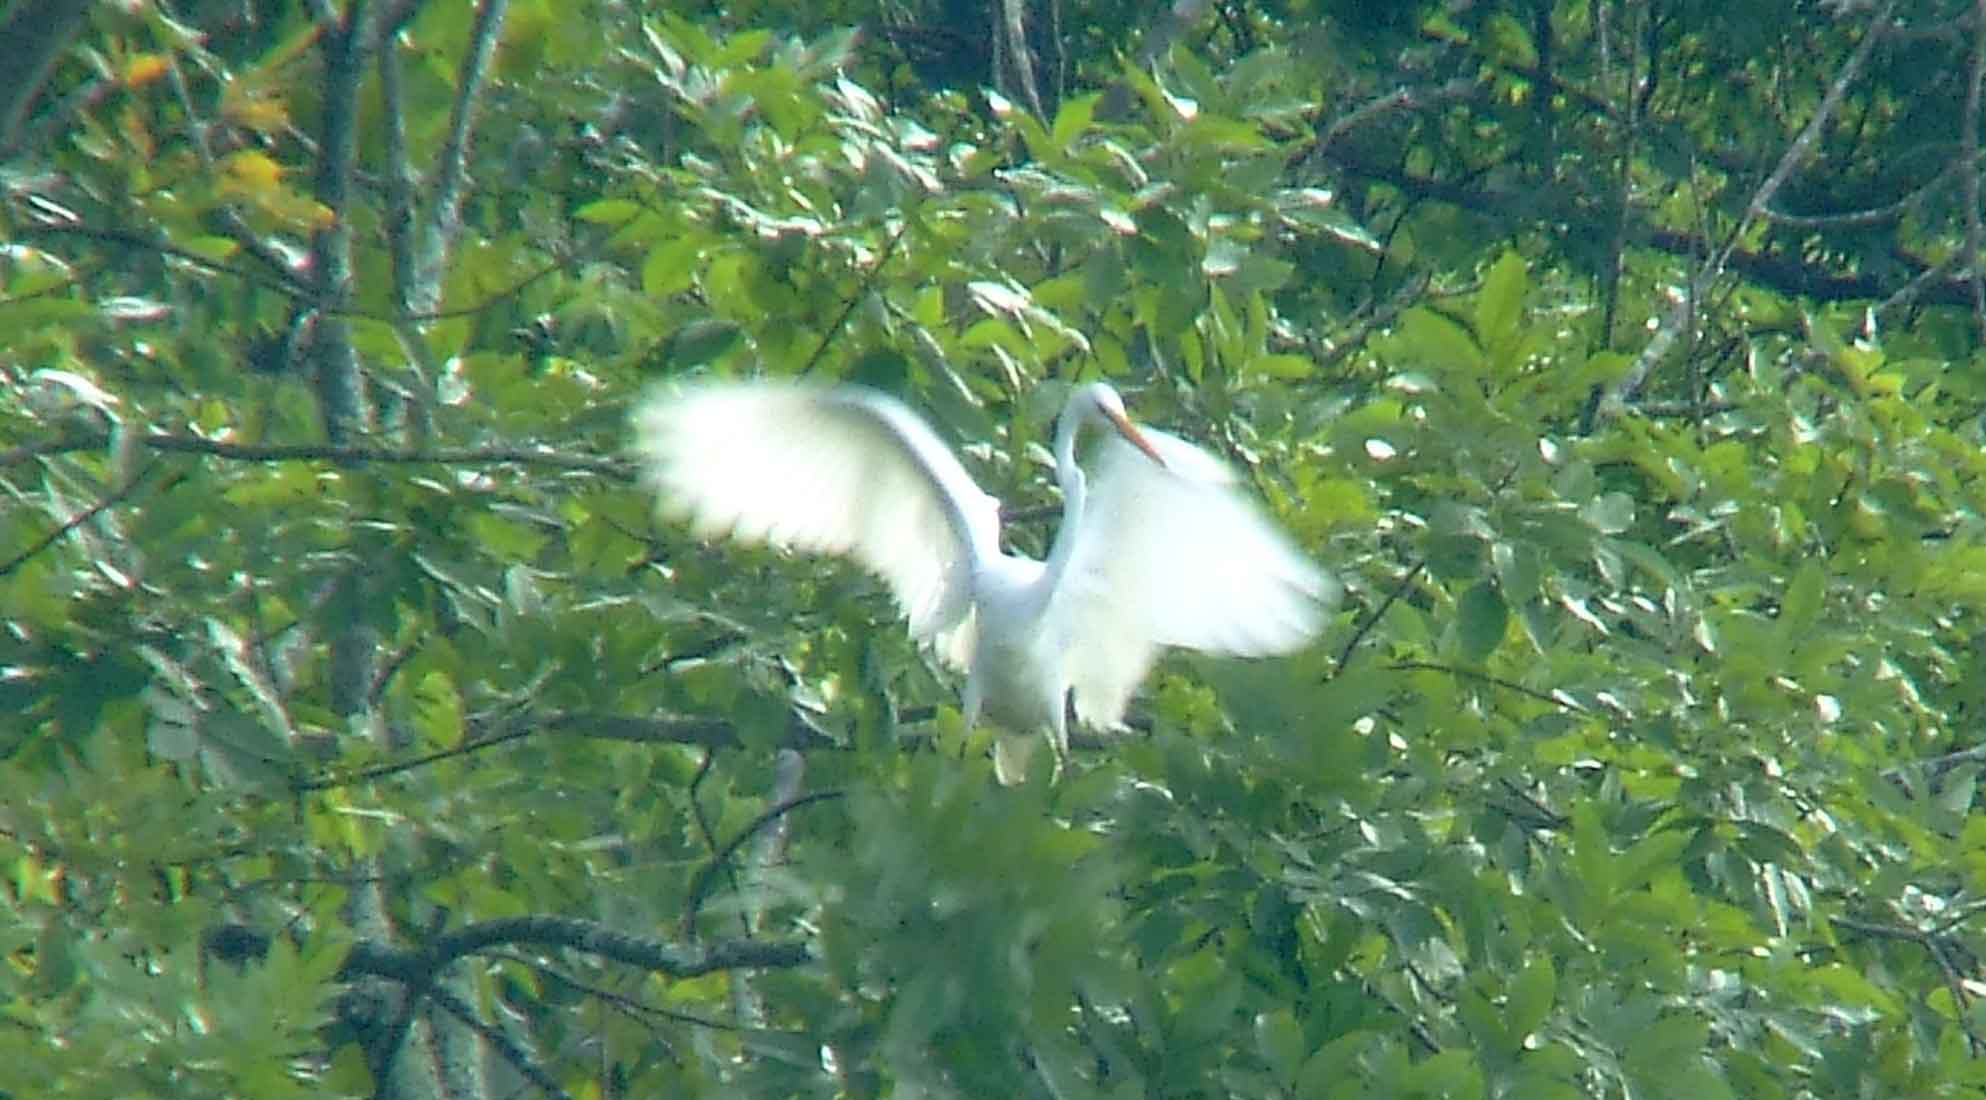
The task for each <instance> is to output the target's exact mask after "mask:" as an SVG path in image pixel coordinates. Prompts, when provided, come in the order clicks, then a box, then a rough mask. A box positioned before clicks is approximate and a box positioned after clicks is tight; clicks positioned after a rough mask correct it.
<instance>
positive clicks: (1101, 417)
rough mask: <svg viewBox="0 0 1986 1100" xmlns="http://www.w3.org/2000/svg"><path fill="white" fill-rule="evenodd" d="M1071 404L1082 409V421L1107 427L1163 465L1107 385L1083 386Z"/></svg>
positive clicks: (1091, 384)
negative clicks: (1090, 421)
mask: <svg viewBox="0 0 1986 1100" xmlns="http://www.w3.org/2000/svg"><path fill="white" fill-rule="evenodd" d="M1073 404H1077V405H1080V406H1081V407H1082V409H1083V413H1084V419H1087V420H1094V421H1096V422H1097V423H1098V424H1101V425H1104V426H1107V427H1109V428H1110V429H1111V430H1112V431H1115V432H1116V433H1117V434H1118V435H1120V436H1123V437H1124V441H1125V442H1126V443H1129V444H1130V445H1131V446H1133V447H1136V448H1138V449H1139V450H1141V451H1143V452H1145V455H1146V456H1147V457H1149V458H1150V459H1151V460H1152V461H1153V462H1156V463H1158V464H1159V465H1160V466H1164V465H1165V459H1163V458H1160V457H1159V453H1158V449H1157V448H1155V447H1153V446H1152V441H1151V440H1149V439H1146V438H1145V433H1143V432H1141V431H1139V430H1138V426H1137V425H1136V424H1133V423H1131V418H1130V417H1129V416H1128V415H1126V414H1125V412H1124V399H1123V398H1121V397H1119V396H1117V391H1116V390H1114V389H1111V388H1110V386H1109V385H1107V384H1105V383H1103V382H1092V383H1090V384H1089V385H1087V386H1084V387H1083V388H1082V389H1081V390H1079V391H1077V393H1076V397H1075V400H1074V402H1073Z"/></svg>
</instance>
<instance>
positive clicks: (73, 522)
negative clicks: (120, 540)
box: [0, 464, 159, 577]
mask: <svg viewBox="0 0 1986 1100" xmlns="http://www.w3.org/2000/svg"><path fill="white" fill-rule="evenodd" d="M158 469H159V466H158V465H156V464H154V465H151V466H147V467H145V468H144V469H142V470H140V471H138V472H137V473H136V474H134V475H132V477H131V480H129V481H127V482H125V483H124V484H123V486H121V487H120V488H118V490H117V491H116V492H113V493H111V494H110V495H109V496H107V497H105V498H103V499H102V500H100V501H98V502H96V503H95V504H92V505H90V506H89V507H88V508H85V509H83V510H82V511H81V512H78V513H76V515H74V516H73V517H71V518H70V519H69V520H68V521H67V522H65V523H63V524H62V525H61V526H59V527H57V528H55V529H54V530H53V531H50V532H48V533H47V534H46V535H43V536H42V537H41V538H39V539H36V540H35V541H34V543H33V544H32V545H30V546H29V547H28V548H27V549H25V550H23V551H21V552H20V553H18V554H16V555H14V556H13V557H12V558H10V559H8V560H7V561H6V562H5V563H4V564H0V577H4V576H7V575H8V574H10V573H12V572H13V571H14V570H16V569H19V568H20V567H21V566H23V565H26V564H27V563H28V562H29V561H31V560H33V559H34V558H35V556H37V555H39V554H40V553H41V552H42V551H44V550H46V549H48V548H49V547H51V546H54V545H55V544H56V543H57V542H60V541H61V540H62V538H63V536H65V535H67V534H69V533H70V532H71V531H74V530H75V529H76V528H78V527H81V526H82V525H84V524H85V523H88V522H90V521H91V520H93V519H95V518H97V517H98V516H100V515H102V514H103V513H104V512H105V511H107V510H108V509H111V508H115V507H116V506H117V505H119V504H122V503H123V502H124V501H125V500H126V499H128V498H129V497H130V496H131V494H132V493H133V492H135V491H136V490H137V488H138V486H139V484H140V483H141V482H143V481H144V480H145V479H146V478H148V477H150V476H151V475H152V473H153V472H154V471H156V470H158Z"/></svg>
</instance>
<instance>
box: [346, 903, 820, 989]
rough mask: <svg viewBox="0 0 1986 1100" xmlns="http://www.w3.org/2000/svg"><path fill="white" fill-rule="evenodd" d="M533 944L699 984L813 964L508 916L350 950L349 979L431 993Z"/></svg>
mask: <svg viewBox="0 0 1986 1100" xmlns="http://www.w3.org/2000/svg"><path fill="white" fill-rule="evenodd" d="M527 944H529V945H535V946H538V947H548V948H565V949H568V950H572V951H580V952H584V953H586V954H589V955H596V956H599V957H600V958H603V959H607V960H610V961H612V962H618V963H622V964H625V965H627V966H637V967H640V968H642V969H644V970H649V971H653V972H654V973H657V974H664V975H667V976H669V977H672V978H694V977H697V976H699V975H702V974H710V973H714V972H716V971H719V970H740V969H752V970H790V969H793V968H794V967H799V966H805V965H807V964H808V963H809V962H812V961H813V957H814V956H813V949H812V948H811V947H809V946H808V945H807V944H806V943H804V942H801V941H799V940H720V941H718V942H715V943H710V944H702V945H688V944H676V943H669V942H666V941H664V940H658V939H654V938H652V937H648V936H637V935H633V934H631V933H627V932H620V931H616V930H615V929H612V928H609V927H607V926H606V925H604V924H600V923H598V922H596V921H589V920H580V919H578V918H574V917H550V916H535V917H510V918H506V919H503V920H493V921H484V922H482V923H480V924H471V925H466V926H464V927H462V928H458V929H456V930H455V931H453V932H448V933H444V934H443V935H440V936H437V937H436V938H435V939H434V940H432V941H431V942H430V943H428V945H427V946H426V947H425V948H419V949H400V948H395V947H390V946H387V945H386V944H382V943H379V942H378V941H376V940H360V941H359V942H357V943H355V944H353V945H352V952H351V955H350V956H348V957H347V958H346V960H345V967H344V974H345V976H346V977H353V976H357V975H370V976H373V977H380V978H391V979H393V980H394V981H398V982H403V983H406V984H407V985H410V986H419V987H423V988H424V987H426V986H427V985H428V984H430V982H431V981H432V980H433V978H434V977H435V975H437V974H439V973H440V972H441V971H442V970H443V969H444V968H446V967H447V966H448V965H449V964H451V963H453V962H455V961H456V960H458V959H461V958H463V957H464V956H467V955H475V954H480V953H482V952H485V951H489V950H492V949H494V948H499V947H514V946H520V945H527Z"/></svg>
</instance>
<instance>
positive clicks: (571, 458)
mask: <svg viewBox="0 0 1986 1100" xmlns="http://www.w3.org/2000/svg"><path fill="white" fill-rule="evenodd" d="M109 440H110V437H109V436H108V435H98V434H92V435H73V436H64V437H62V438H59V439H51V440H44V441H42V442H39V443H24V444H22V445H20V446H18V447H13V448H10V449H8V450H5V451H0V469H5V468H7V467H9V466H17V465H20V464H21V463H23V462H28V461H31V460H33V459H36V458H39V457H41V456H43V455H51V454H67V453H69V452H71V451H92V450H101V449H102V448H103V447H104V446H106V445H107V444H108V443H109ZM132 444H133V445H134V446H138V447H148V448H150V449H152V450H154V451H161V452H166V453H175V454H197V455H210V456H212V457H214V458H225V459H231V460H234V461H237V462H335V463H337V464H339V465H341V466H364V465H371V464H382V465H419V464H427V463H433V464H435V465H442V466H450V465H470V466H475V465H484V464H489V463H504V462H510V463H515V464H517V465H519V466H535V467H541V468H546V469H553V470H572V471H578V472H584V473H594V474H599V475H601V476H602V477H609V478H613V479H614V480H616V481H628V482H632V481H634V480H635V479H636V476H637V475H636V474H635V469H634V466H633V465H632V464H631V463H627V462H623V461H621V460H620V459H614V458H598V457H595V456H593V455H568V454H560V453H558V452H557V451H552V450H542V449H535V448H525V447H440V448H435V449H433V450H423V451H408V450H393V449H390V448H386V447H359V446H334V445H329V444H309V443H306V444H297V445H290V446H284V445H273V444H262V443H223V442H221V441H219V440H215V439H202V438H200V437H198V436H186V435H146V436H139V437H138V438H136V439H134V440H132Z"/></svg>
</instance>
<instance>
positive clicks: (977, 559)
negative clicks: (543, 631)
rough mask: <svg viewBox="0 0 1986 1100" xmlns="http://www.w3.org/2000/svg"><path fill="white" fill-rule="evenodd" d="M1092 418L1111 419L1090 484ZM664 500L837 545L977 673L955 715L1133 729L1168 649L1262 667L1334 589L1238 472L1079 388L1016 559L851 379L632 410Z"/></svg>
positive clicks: (934, 642) (797, 541) (665, 397)
mask: <svg viewBox="0 0 1986 1100" xmlns="http://www.w3.org/2000/svg"><path fill="white" fill-rule="evenodd" d="M1085 425H1095V426H1100V427H1105V428H1109V429H1111V430H1110V432H1108V433H1107V434H1106V436H1105V439H1104V442H1103V445H1102V449H1101V451H1100V454H1099V456H1098V458H1097V460H1096V462H1095V463H1094V465H1095V467H1096V475H1095V478H1094V479H1093V480H1092V479H1090V478H1088V477H1086V476H1085V475H1084V473H1083V471H1082V469H1081V468H1080V467H1079V466H1078V465H1077V464H1076V455H1075V451H1076V437H1077V434H1078V433H1079V431H1080V429H1081V428H1082V427H1084V426H1085ZM636 433H637V437H638V447H639V450H640V453H641V456H642V458H643V459H644V463H645V466H646V470H647V473H648V477H649V480H650V482H651V483H652V484H653V485H654V486H655V488H656V489H657V491H658V493H659V495H660V499H661V506H662V508H663V509H664V510H665V511H667V512H670V513H673V514H677V515H682V516H687V517H689V518H690V519H691V520H692V522H693V523H694V525H695V529H696V530H697V531H698V532H699V533H700V534H703V535H705V536H714V535H729V536H731V537H734V538H738V539H743V540H747V541H765V542H771V543H773V544H775V545H780V546H786V547H791V548H794V549H801V550H811V551H817V552H825V553H837V554H846V555H848V556H850V557H853V558H854V559H855V560H857V561H858V562H860V563H862V564H863V565H864V566H866V567H867V568H868V569H870V570H871V571H872V572H874V573H876V574H877V575H878V576H880V577H881V578H882V579H883V581H884V582H885V583H887V584H888V585H889V587H890V590H891V592H892V593H893V594H894V595H895V597H896V600H897V603H898V604H899V606H900V607H901V608H902V610H903V614H904V616H905V617H906V618H907V619H908V620H909V623H910V631H911V634H912V635H913V636H914V637H915V638H917V639H918V640H919V641H921V642H925V643H928V644H930V645H931V646H932V647H933V648H934V649H935V650H936V651H937V653H938V654H939V656H940V657H941V658H942V659H943V660H944V661H945V663H947V664H949V665H951V666H952V667H954V668H956V669H958V670H959V671H961V672H963V673H964V674H965V690H964V693H963V710H964V716H965V720H966V724H967V726H968V727H970V726H971V725H972V724H973V723H975V722H976V721H977V720H978V719H979V718H981V717H982V716H983V717H985V718H988V719H990V720H992V721H993V722H995V723H997V724H998V725H1000V726H1002V727H1004V728H1006V729H1008V730H1010V731H1012V732H1015V733H1031V732H1034V731H1037V730H1040V731H1046V732H1047V733H1048V734H1049V737H1050V742H1051V744H1053V745H1054V747H1055V750H1056V753H1057V756H1058V758H1059V757H1060V756H1061V755H1062V754H1063V753H1065V752H1066V750H1067V746H1068V725H1067V714H1068V710H1069V709H1070V706H1071V704H1073V709H1074V711H1075V714H1076V716H1077V718H1078V719H1079V720H1081V721H1082V722H1084V723H1086V724H1088V725H1091V726H1095V727H1101V728H1109V727H1114V726H1117V725H1119V724H1121V722H1122V720H1123V717H1124V709H1125V706H1126V705H1127V703H1128V702H1129V700H1130V697H1131V693H1132V692H1133V691H1135V690H1136V688H1137V686H1138V683H1139V681H1140V680H1142V679H1143V678H1144V675H1145V672H1146V670H1147V669H1148V668H1150V666H1151V663H1152V660H1153V659H1154V658H1155V657H1156V656H1157V653H1158V650H1159V649H1160V648H1161V647H1164V646H1176V647H1180V648H1185V649H1195V650H1200V651H1203V652H1207V653H1213V654H1221V655H1228V656H1241V657H1254V656H1264V655H1269V654H1277V653H1286V652H1289V651H1292V650H1295V649H1298V648H1300V647H1301V646H1303V645H1304V644H1305V643H1307V642H1308V641H1309V640H1310V639H1311V638H1312V637H1314V636H1315V635H1316V634H1317V632H1318V630H1319V629H1320V628H1321V626H1322V624H1323V617H1324V615H1325V612H1326V609H1327V608H1328V606H1329V605H1330V603H1331V602H1332V601H1333V600H1334V599H1335V598H1336V594H1337V588H1336V585H1335V583H1334V582H1333V581H1332V580H1331V579H1330V578H1329V577H1328V576H1326V575H1325V574H1324V573H1323V571H1321V570H1320V569H1318V568H1317V566H1316V565H1314V564H1313V563H1312V562H1311V561H1310V560H1309V558H1307V557H1306V556H1304V554H1303V553H1302V552H1300V551H1299V550H1297V549H1296V547H1295V546H1294V545H1292V544H1291V542H1290V541H1289V539H1288V538H1287V537H1286V536H1285V535H1284V534H1283V533H1282V532H1281V531H1279V530H1278V529H1277V528H1276V527H1275V526H1274V524H1273V523H1272V522H1271V521H1270V520H1269V519H1268V518H1267V517H1266V516H1264V515H1263V514H1262V512H1261V511H1260V509H1258V508H1257V507H1255V505H1254V504H1252V503H1251V502H1250V501H1249V500H1248V499H1247V498H1246V497H1245V496H1243V495H1241V494H1240V493H1239V492H1238V491H1237V483H1236V480H1235V477H1234V475H1233V473H1232V472H1231V471H1229V469H1228V468H1227V466H1226V465H1224V464H1223V463H1221V462H1220V461H1219V460H1218V459H1216V458H1214V457H1213V456H1212V455H1209V454H1207V453H1206V452H1205V451H1202V450H1200V449H1199V448H1198V447H1195V446H1193V445H1192V444H1190V443H1187V442H1185V441H1184V440H1180V439H1177V438H1174V437H1172V436H1170V435H1166V434H1165V433H1163V432H1158V431H1152V430H1149V429H1146V430H1140V429H1139V428H1137V427H1135V426H1133V425H1132V424H1131V422H1130V421H1129V420H1128V419H1127V418H1126V417H1125V414H1124V405H1123V401H1122V400H1121V399H1120V398H1119V397H1118V395H1117V392H1116V391H1115V390H1113V389H1111V388H1110V387H1109V386H1106V385H1102V384H1100V383H1099V384H1093V385H1088V386H1083V387H1080V388H1078V389H1077V390H1075V391H1074V392H1073V393H1072V394H1071V395H1070V398H1069V402H1068V405H1067V406H1066V407H1065V408H1064V409H1063V411H1062V416H1061V419H1060V421H1059V422H1058V425H1057V430H1056V439H1055V460H1056V476H1057V480H1058V481H1059V482H1060V484H1061V488H1062V500H1063V519H1062V526H1061V527H1060V529H1058V530H1057V531H1056V533H1055V541H1054V543H1053V544H1052V546H1051V547H1050V549H1049V554H1048V558H1047V560H1046V561H1035V560H1033V559H1031V558H1025V557H1019V556H1016V555H1011V554H1006V553H1003V552H1002V551H1001V549H1000V505H999V502H998V501H996V500H994V499H993V498H992V497H990V496H988V495H987V494H986V493H984V492H982V491H981V490H980V489H979V487H978V486H977V485H975V484H974V483H973V481H972V478H971V476H970V475H969V474H967V473H966V471H965V467H964V466H962V465H960V464H959V461H958V459H957V457H955V456H954V455H953V454H952V452H951V450H950V449H949V448H947V447H946V446H945V445H944V443H943V442H941V441H940V440H939V439H938V437H937V435H936V434H935V433H934V432H933V431H932V430H931V428H930V427H929V426H928V425H926V424H925V423H924V421H923V420H921V419H920V418H919V417H918V416H917V415H916V414H915V413H913V412H911V411H910V410H909V409H908V408H906V407H905V406H904V405H903V404H902V403H901V402H899V401H897V400H896V399H894V398H892V397H889V396H887V395H884V394H882V393H878V392H876V391H873V390H868V389H862V388H859V387H854V386H840V387H834V388H825V387H817V386H807V385H802V384H795V383H781V382H731V383H724V382H719V383H704V384H699V385H693V386H689V387H686V388H681V389H677V390H673V391H667V392H663V393H659V394H657V395H656V396H655V397H653V398H651V399H649V400H648V401H647V402H646V403H644V404H643V405H642V406H641V408H640V410H639V411H638V412H637V414H636Z"/></svg>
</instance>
